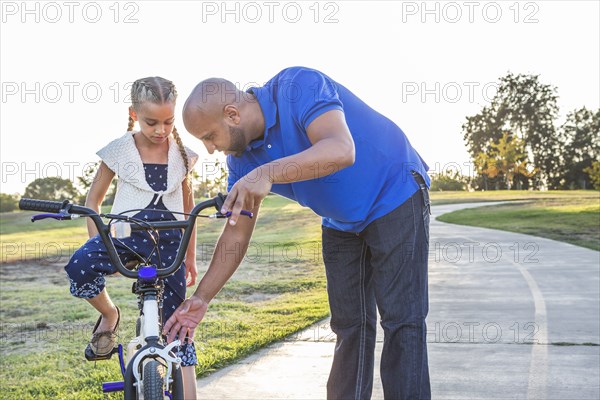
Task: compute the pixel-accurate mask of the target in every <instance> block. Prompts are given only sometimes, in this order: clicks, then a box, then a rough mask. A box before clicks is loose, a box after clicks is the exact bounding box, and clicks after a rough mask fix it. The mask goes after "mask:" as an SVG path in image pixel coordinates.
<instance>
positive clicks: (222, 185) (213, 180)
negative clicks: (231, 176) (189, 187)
mask: <svg viewBox="0 0 600 400" xmlns="http://www.w3.org/2000/svg"><path fill="white" fill-rule="evenodd" d="M192 175H193V181H196V182H198V183H196V184H195V185H194V192H195V193H198V194H199V196H200V197H214V196H216V195H217V193H226V192H227V170H226V169H225V167H224V163H222V162H219V161H215V164H214V169H213V168H211V169H210V171H209V169H208V168H206V169H205V168H203V171H202V175H198V173H196V172H195V171H193V172H192Z"/></svg>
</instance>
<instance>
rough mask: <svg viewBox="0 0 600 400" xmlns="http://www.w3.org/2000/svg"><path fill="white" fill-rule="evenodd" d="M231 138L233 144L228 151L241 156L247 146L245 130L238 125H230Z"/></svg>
mask: <svg viewBox="0 0 600 400" xmlns="http://www.w3.org/2000/svg"><path fill="white" fill-rule="evenodd" d="M229 139H230V143H231V144H230V145H229V148H228V149H227V151H230V152H232V153H233V156H235V157H241V155H242V153H243V152H244V151H245V150H246V146H247V143H246V137H245V136H244V130H243V129H242V128H239V127H237V126H229Z"/></svg>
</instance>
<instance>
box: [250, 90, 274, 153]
mask: <svg viewBox="0 0 600 400" xmlns="http://www.w3.org/2000/svg"><path fill="white" fill-rule="evenodd" d="M247 92H248V93H251V94H253V95H254V96H256V99H257V100H258V104H259V105H260V108H261V110H262V113H263V117H264V119H265V131H264V133H263V137H262V138H260V139H256V140H253V141H251V142H250V143H249V144H248V147H247V148H246V150H254V149H257V148H258V147H261V146H264V144H265V142H266V140H267V138H268V137H269V129H271V128H272V127H273V126H274V125H275V123H276V122H277V105H276V104H275V102H274V101H273V96H271V90H270V88H269V87H265V86H263V87H252V88H250V89H248V91H247Z"/></svg>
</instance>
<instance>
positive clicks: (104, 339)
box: [88, 307, 121, 357]
mask: <svg viewBox="0 0 600 400" xmlns="http://www.w3.org/2000/svg"><path fill="white" fill-rule="evenodd" d="M117 314H118V317H117V323H116V324H115V327H114V328H113V330H112V331H102V332H96V329H98V326H99V325H100V321H102V315H101V316H100V318H98V321H96V326H94V331H93V334H92V339H91V340H90V343H89V344H88V347H89V348H90V349H91V350H92V352H93V353H94V354H95V355H96V356H100V357H102V356H107V355H109V354H111V353H112V351H113V349H114V348H115V344H116V343H117V329H119V322H120V321H121V310H120V309H119V307H117Z"/></svg>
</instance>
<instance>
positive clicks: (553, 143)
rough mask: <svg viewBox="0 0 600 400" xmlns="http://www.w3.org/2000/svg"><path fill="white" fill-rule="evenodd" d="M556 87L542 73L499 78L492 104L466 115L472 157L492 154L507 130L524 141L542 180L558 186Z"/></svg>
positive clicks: (527, 156)
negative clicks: (544, 81) (541, 77)
mask: <svg viewBox="0 0 600 400" xmlns="http://www.w3.org/2000/svg"><path fill="white" fill-rule="evenodd" d="M557 99H558V95H557V93H556V88H555V87H553V86H550V85H546V84H544V83H542V82H540V81H539V75H523V74H519V75H513V74H512V73H508V74H507V75H506V76H504V77H502V78H500V83H499V86H498V91H497V93H496V95H495V96H494V98H493V99H492V101H491V103H490V105H489V106H486V107H484V108H483V109H482V111H481V112H480V113H479V114H476V115H474V116H470V117H467V121H466V122H465V123H464V124H463V126H462V130H463V137H464V140H465V142H466V144H467V149H468V151H469V153H470V154H471V157H472V158H473V160H475V161H477V158H478V157H480V154H481V153H482V152H483V153H485V154H488V155H489V154H490V152H492V150H493V148H492V144H493V143H496V144H498V143H499V141H500V139H501V138H502V135H503V133H504V132H511V133H512V134H513V136H514V137H515V138H519V139H521V140H522V141H523V143H524V147H525V149H524V150H525V155H526V160H527V161H529V162H530V163H531V164H532V165H533V166H534V167H535V168H536V169H537V170H538V171H539V172H540V174H541V176H542V181H543V182H546V183H547V184H548V186H550V187H555V186H556V185H557V182H558V178H559V175H560V172H559V167H560V164H559V160H558V157H557V155H558V151H559V141H558V136H557V133H556V129H555V127H554V121H555V120H556V118H557V116H558V104H557Z"/></svg>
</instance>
